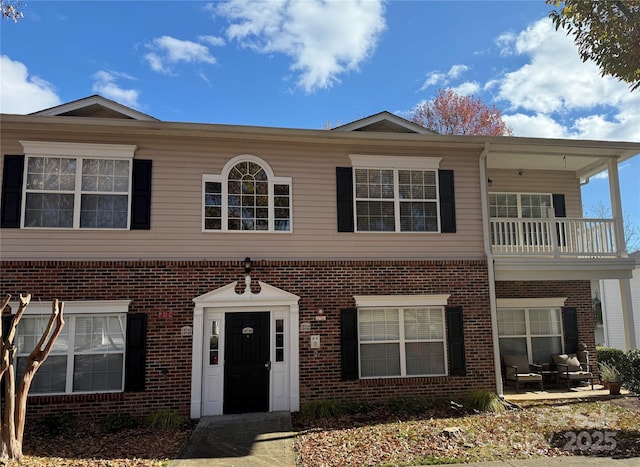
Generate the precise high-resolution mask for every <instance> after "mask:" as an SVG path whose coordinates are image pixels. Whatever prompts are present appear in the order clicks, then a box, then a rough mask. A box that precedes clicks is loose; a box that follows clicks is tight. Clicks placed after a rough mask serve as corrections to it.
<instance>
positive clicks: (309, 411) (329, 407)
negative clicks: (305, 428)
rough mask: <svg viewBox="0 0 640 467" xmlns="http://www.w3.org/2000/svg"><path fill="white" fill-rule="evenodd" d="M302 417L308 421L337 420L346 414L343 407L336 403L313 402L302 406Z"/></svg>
mask: <svg viewBox="0 0 640 467" xmlns="http://www.w3.org/2000/svg"><path fill="white" fill-rule="evenodd" d="M300 412H301V414H302V416H303V417H304V418H306V419H308V420H316V419H318V418H325V419H328V418H336V417H339V416H340V415H342V413H343V412H344V409H343V407H342V406H341V405H340V404H338V403H337V402H335V401H330V400H323V401H311V402H307V403H306V404H304V405H303V406H302V410H301V411H300Z"/></svg>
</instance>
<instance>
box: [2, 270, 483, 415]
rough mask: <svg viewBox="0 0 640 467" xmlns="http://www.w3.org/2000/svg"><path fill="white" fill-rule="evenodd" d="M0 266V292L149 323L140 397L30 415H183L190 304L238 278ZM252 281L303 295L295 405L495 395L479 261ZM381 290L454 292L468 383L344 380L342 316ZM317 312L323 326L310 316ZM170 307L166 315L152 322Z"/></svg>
mask: <svg viewBox="0 0 640 467" xmlns="http://www.w3.org/2000/svg"><path fill="white" fill-rule="evenodd" d="M0 267H1V270H0V272H1V279H0V292H2V293H10V294H12V295H14V296H17V295H18V294H19V293H21V292H22V293H31V294H32V295H33V300H39V301H50V300H51V299H52V298H59V299H60V300H63V301H73V300H122V299H131V300H132V303H131V305H130V308H129V311H130V312H131V313H140V312H142V313H147V314H148V317H149V319H148V334H147V370H146V371H147V381H146V390H145V391H144V392H138V393H136V392H125V393H121V394H107V395H104V394H101V395H64V396H32V397H30V400H29V408H28V410H29V412H30V413H31V414H42V413H45V412H46V411H51V410H55V411H60V410H67V409H68V410H73V411H76V412H78V413H80V414H81V415H89V414H92V415H94V416H98V415H99V414H101V413H105V412H107V411H124V412H129V413H132V414H140V415H142V414H145V413H148V412H151V411H154V410H161V409H167V408H171V409H174V410H178V411H179V412H180V413H182V414H184V415H188V413H189V406H190V383H191V338H189V337H181V336H180V329H181V328H182V327H183V326H185V325H192V317H193V302H192V299H193V298H194V297H197V296H199V295H202V294H204V293H206V292H209V291H211V290H214V289H217V288H219V287H221V286H223V285H226V284H228V283H230V282H232V281H236V280H240V281H241V282H242V279H243V276H244V272H243V269H242V268H241V266H240V264H239V262H216V261H141V262H136V261H113V262H108V261H103V262H98V261H78V262H71V261H41V262H38V261H31V262H20V261H5V262H2V263H0ZM251 275H252V278H253V279H254V281H255V280H260V281H263V282H266V283H269V284H270V285H272V286H274V287H278V288H281V289H283V290H286V291H288V292H290V293H293V294H296V295H298V296H300V297H301V298H300V302H299V305H300V322H301V323H303V322H311V323H312V325H311V333H309V332H301V333H300V397H301V402H302V403H304V402H307V401H310V400H322V399H334V400H343V401H357V400H362V399H365V400H368V401H373V400H381V399H385V398H389V397H393V396H396V395H401V394H423V395H433V396H442V395H447V396H455V395H461V394H464V393H466V392H468V391H469V390H470V389H476V388H483V389H489V390H494V389H495V379H494V372H493V356H492V355H493V354H492V352H493V351H492V339H491V320H490V312H489V291H488V282H487V269H486V262H485V261H471V260H469V261H296V262H293V261H257V262H254V269H253V272H252V274H251ZM254 283H255V282H254ZM387 294H388V295H400V294H407V295H412V294H451V297H450V298H449V305H451V306H462V307H463V310H464V311H463V313H464V328H465V336H466V341H465V345H466V361H467V376H466V377H436V378H394V379H383V380H365V381H349V382H342V381H341V374H340V310H341V309H342V308H347V307H353V306H354V305H355V302H354V300H353V296H354V295H387ZM319 308H322V309H323V310H324V313H325V315H326V316H327V320H326V321H316V320H315V315H316V313H317V310H318V309H319ZM167 311H169V312H171V317H170V318H163V317H160V316H159V314H160V313H162V312H167ZM194 332H200V330H194ZM309 334H319V335H320V336H321V342H322V348H321V350H320V351H319V352H318V355H317V356H316V355H315V354H314V351H312V350H311V349H309Z"/></svg>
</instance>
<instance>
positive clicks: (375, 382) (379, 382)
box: [359, 375, 449, 386]
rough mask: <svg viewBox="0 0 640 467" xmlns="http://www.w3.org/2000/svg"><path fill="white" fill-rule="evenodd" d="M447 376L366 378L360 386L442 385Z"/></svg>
mask: <svg viewBox="0 0 640 467" xmlns="http://www.w3.org/2000/svg"><path fill="white" fill-rule="evenodd" d="M448 379H449V376H448V375H434V376H394V377H391V378H367V379H360V380H359V383H360V386H398V385H400V386H402V385H408V384H420V383H444V382H446V381H448Z"/></svg>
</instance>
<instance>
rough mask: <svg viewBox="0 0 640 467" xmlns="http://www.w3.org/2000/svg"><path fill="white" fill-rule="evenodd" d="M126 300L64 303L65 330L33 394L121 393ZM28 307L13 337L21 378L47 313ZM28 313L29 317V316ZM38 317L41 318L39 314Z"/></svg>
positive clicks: (39, 371) (17, 366) (35, 384)
mask: <svg viewBox="0 0 640 467" xmlns="http://www.w3.org/2000/svg"><path fill="white" fill-rule="evenodd" d="M128 304H129V302H128V301H109V302H83V303H81V302H74V303H66V304H65V326H64V328H63V329H62V333H61V334H60V335H59V336H58V339H57V340H56V342H55V344H54V346H53V348H52V351H51V353H50V354H49V357H48V358H47V359H46V360H45V362H44V364H43V365H42V366H41V367H40V368H39V369H38V371H37V373H36V375H35V377H34V379H33V382H32V385H31V390H30V392H31V393H32V394H72V393H78V392H84V393H87V392H90V393H93V392H118V391H122V390H123V389H124V370H125V365H124V364H125V336H126V322H127V320H126V317H127V314H126V310H127V308H128ZM34 308H36V307H34V306H33V305H31V306H30V307H29V309H28V311H27V314H25V315H23V317H22V319H21V320H20V323H19V324H18V327H17V332H16V339H15V342H16V347H17V352H16V373H17V376H18V378H21V375H22V373H24V369H25V365H26V363H27V359H28V357H29V353H31V351H32V350H33V349H34V347H35V346H36V344H37V343H38V341H39V339H40V337H41V336H42V334H43V332H44V330H45V329H46V326H47V323H48V321H49V314H48V313H47V312H45V310H44V307H43V309H42V310H40V311H37V312H36V313H38V314H33V309H34ZM30 312H31V313H30ZM40 313H42V314H40Z"/></svg>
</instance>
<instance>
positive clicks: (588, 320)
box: [496, 281, 597, 365]
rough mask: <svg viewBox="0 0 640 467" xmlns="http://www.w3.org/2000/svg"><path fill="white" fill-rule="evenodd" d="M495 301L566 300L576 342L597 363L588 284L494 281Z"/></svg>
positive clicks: (577, 282)
mask: <svg viewBox="0 0 640 467" xmlns="http://www.w3.org/2000/svg"><path fill="white" fill-rule="evenodd" d="M496 297H497V298H533V297H535V298H551V297H567V301H566V302H565V306H566V307H572V308H576V310H577V314H578V341H579V342H584V343H585V344H586V345H587V350H588V351H589V362H590V363H591V364H592V365H595V364H596V363H597V353H596V338H595V323H594V314H593V307H592V302H591V284H590V282H589V281H534V282H497V283H496Z"/></svg>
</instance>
